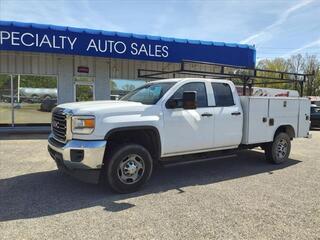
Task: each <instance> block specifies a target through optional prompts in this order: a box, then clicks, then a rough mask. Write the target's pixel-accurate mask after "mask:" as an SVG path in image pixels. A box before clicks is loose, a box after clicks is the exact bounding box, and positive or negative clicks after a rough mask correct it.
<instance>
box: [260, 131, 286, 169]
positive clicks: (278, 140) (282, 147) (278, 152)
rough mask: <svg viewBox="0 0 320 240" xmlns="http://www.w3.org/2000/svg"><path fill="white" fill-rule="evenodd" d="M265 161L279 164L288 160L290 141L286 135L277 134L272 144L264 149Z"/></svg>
mask: <svg viewBox="0 0 320 240" xmlns="http://www.w3.org/2000/svg"><path fill="white" fill-rule="evenodd" d="M264 150H265V155H266V159H267V160H268V161H270V162H272V163H275V164H280V163H283V162H285V161H287V160H288V157H289V154H290V151H291V140H290V137H289V136H288V134H286V133H279V134H278V135H277V136H276V137H275V138H274V140H273V142H272V143H269V144H267V145H266V146H265V147H264Z"/></svg>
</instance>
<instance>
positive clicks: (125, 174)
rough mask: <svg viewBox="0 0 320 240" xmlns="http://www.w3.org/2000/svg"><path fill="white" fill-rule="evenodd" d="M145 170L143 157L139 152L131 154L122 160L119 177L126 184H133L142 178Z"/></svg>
mask: <svg viewBox="0 0 320 240" xmlns="http://www.w3.org/2000/svg"><path fill="white" fill-rule="evenodd" d="M144 171H145V165H144V161H143V159H142V158H141V157H140V156H139V155H137V154H130V155H128V156H126V157H125V158H123V159H122V161H121V162H120V164H119V167H118V177H119V179H120V181H121V182H123V183H125V184H133V183H136V182H138V181H139V180H140V179H141V178H142V176H143V173H144Z"/></svg>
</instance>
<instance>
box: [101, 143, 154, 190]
mask: <svg viewBox="0 0 320 240" xmlns="http://www.w3.org/2000/svg"><path fill="white" fill-rule="evenodd" d="M107 151H108V150H107ZM108 155H109V156H108ZM139 164H140V165H142V166H143V168H139V167H138V166H137V165H139ZM132 165H133V166H136V167H133V168H135V169H136V174H137V178H136V179H135V181H133V179H134V177H132V178H131V180H130V177H131V176H130V172H129V171H134V169H133V170H132V169H130V167H131V166H132ZM121 166H122V167H121ZM128 169H129V170H128ZM152 170H153V160H152V157H151V155H150V153H149V151H148V150H147V149H145V148H144V147H143V146H141V145H137V144H126V145H122V146H119V147H116V149H114V150H112V153H111V154H106V157H105V168H104V171H103V174H104V176H103V179H104V181H105V182H106V183H107V185H109V186H110V188H111V190H113V191H114V192H117V193H131V192H135V191H137V190H138V189H139V188H140V187H141V186H142V185H143V184H144V183H145V182H146V181H147V180H148V179H149V178H150V176H151V174H152ZM126 171H127V172H126ZM126 173H127V174H126ZM136 174H134V176H136ZM124 178H128V179H126V180H124ZM125 181H126V182H125Z"/></svg>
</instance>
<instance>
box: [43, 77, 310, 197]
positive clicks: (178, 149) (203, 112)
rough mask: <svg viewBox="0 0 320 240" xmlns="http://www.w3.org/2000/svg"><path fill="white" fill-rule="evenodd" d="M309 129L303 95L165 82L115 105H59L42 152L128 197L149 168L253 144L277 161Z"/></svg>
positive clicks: (220, 82)
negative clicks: (240, 91) (246, 92)
mask: <svg viewBox="0 0 320 240" xmlns="http://www.w3.org/2000/svg"><path fill="white" fill-rule="evenodd" d="M309 126H310V101H309V100H308V99H307V98H299V97H294V98H293V97H250V96H242V97H239V96H238V94H237V90H236V88H235V86H234V84H233V83H232V82H231V81H227V80H213V79H203V78H199V79H198V78H184V79H166V80H159V81H153V82H150V83H147V84H146V85H144V86H142V87H139V88H137V89H136V90H133V91H132V92H130V93H129V94H127V95H126V96H124V97H123V98H122V99H121V100H120V101H94V102H78V103H66V104H62V105H59V106H58V107H56V108H55V109H54V111H53V114H52V133H51V135H50V137H49V145H48V151H49V153H50V155H51V156H52V158H53V159H55V161H56V163H57V165H58V168H59V169H64V170H66V171H67V172H69V173H71V174H74V175H75V176H79V175H80V176H81V177H85V176H87V177H88V176H90V178H87V179H91V180H90V181H94V182H98V181H104V182H105V183H107V184H108V185H109V186H110V187H111V189H113V190H114V191H116V192H120V193H127V192H133V191H136V190H137V189H138V188H139V187H140V186H141V185H142V184H144V183H145V182H146V181H147V180H148V179H149V178H150V176H151V174H152V171H153V168H154V166H155V165H156V164H162V163H167V164H168V163H170V162H171V163H173V162H177V161H179V160H184V161H186V160H188V159H189V160H190V159H193V160H194V159H203V158H208V156H209V157H211V158H213V157H218V156H222V155H221V154H226V152H230V150H239V149H251V148H254V147H261V148H262V149H264V151H265V154H266V158H267V160H269V161H271V162H273V163H282V162H284V161H285V160H287V159H288V156H289V153H290V148H291V144H290V143H291V140H292V139H293V138H297V137H310V135H309ZM200 153H201V154H200ZM182 156H183V157H182ZM226 161H227V159H226Z"/></svg>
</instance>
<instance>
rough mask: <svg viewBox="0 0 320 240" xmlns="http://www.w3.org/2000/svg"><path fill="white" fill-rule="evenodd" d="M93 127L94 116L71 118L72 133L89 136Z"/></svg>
mask: <svg viewBox="0 0 320 240" xmlns="http://www.w3.org/2000/svg"><path fill="white" fill-rule="evenodd" d="M94 127H95V118H94V116H73V117H72V132H73V133H76V134H91V133H92V132H93V130H94Z"/></svg>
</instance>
